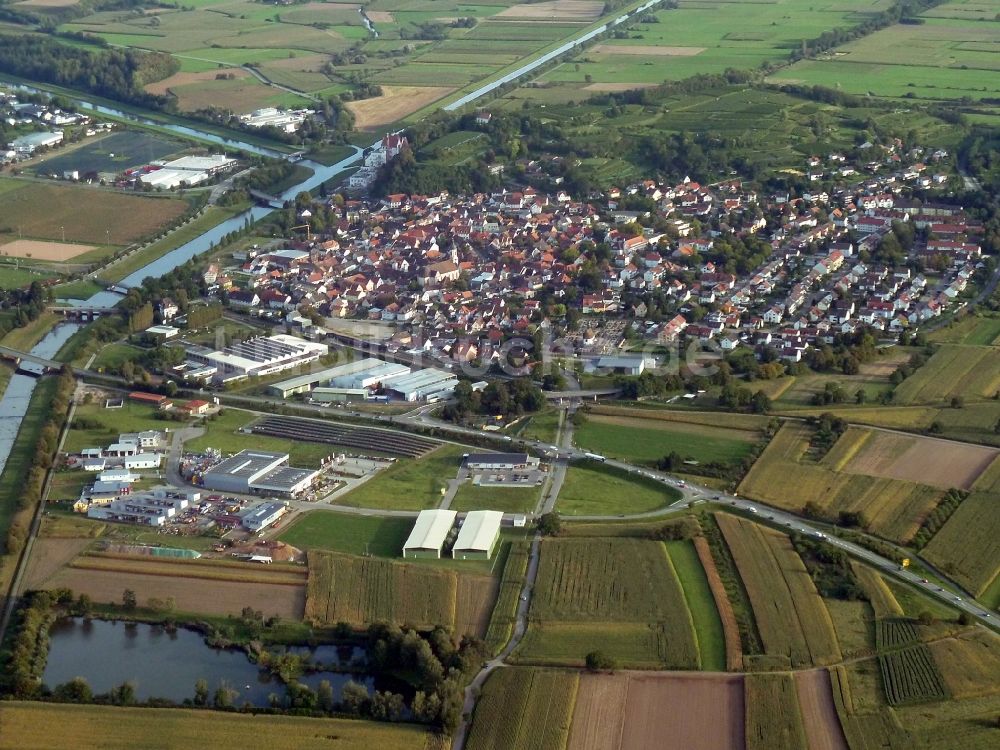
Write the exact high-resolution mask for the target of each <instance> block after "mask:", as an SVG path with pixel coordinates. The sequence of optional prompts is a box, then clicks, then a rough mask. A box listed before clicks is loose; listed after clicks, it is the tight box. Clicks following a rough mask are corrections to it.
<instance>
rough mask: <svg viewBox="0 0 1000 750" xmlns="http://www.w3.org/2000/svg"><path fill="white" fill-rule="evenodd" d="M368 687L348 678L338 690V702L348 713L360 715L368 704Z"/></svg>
mask: <svg viewBox="0 0 1000 750" xmlns="http://www.w3.org/2000/svg"><path fill="white" fill-rule="evenodd" d="M368 701H369V696H368V688H367V687H365V686H364V685H362V684H361V683H358V682H355V681H354V680H348V682H347V684H346V685H344V687H343V689H342V690H341V691H340V704H341V706H342V707H343V709H344V711H345V712H346V713H349V714H355V715H356V716H357V715H360V714H361V713H362V712H363V711H364V710H365V709H366V708H367V706H368Z"/></svg>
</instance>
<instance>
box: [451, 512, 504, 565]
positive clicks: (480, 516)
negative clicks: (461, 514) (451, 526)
mask: <svg viewBox="0 0 1000 750" xmlns="http://www.w3.org/2000/svg"><path fill="white" fill-rule="evenodd" d="M502 521H503V513H501V512H500V511H498V510H474V511H471V512H470V513H469V514H468V515H467V516H466V517H465V520H464V521H463V522H462V528H461V530H460V531H459V532H458V539H456V540H455V545H454V546H453V547H452V548H451V556H452V557H453V558H455V559H456V560H489V559H490V557H491V556H492V555H493V551H494V550H495V549H496V546H497V542H499V541H500V523H501V522H502Z"/></svg>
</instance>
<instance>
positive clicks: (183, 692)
mask: <svg viewBox="0 0 1000 750" xmlns="http://www.w3.org/2000/svg"><path fill="white" fill-rule="evenodd" d="M50 642H51V646H50V649H49V659H48V663H47V665H46V667H45V672H44V674H43V675H42V681H43V682H44V683H45V684H46V685H47V686H48V687H49V688H54V687H55V686H56V685H60V684H62V683H64V682H69V681H70V680H72V679H73V678H74V677H83V678H84V679H85V680H87V682H88V684H89V685H90V687H91V689H92V690H93V691H94V693H95V694H99V693H106V692H108V691H109V690H111V689H112V688H115V687H117V686H119V685H121V684H122V683H124V682H131V683H132V685H133V687H134V688H135V693H136V698H137V699H138V700H140V701H144V700H146V699H148V698H166V699H168V700H171V701H174V702H175V703H181V702H183V701H184V700H185V699H188V698H193V697H194V688H195V683H196V682H197V681H198V680H200V679H204V680H206V681H207V682H208V685H209V693H210V694H212V693H214V692H215V690H216V689H217V688H218V687H219V686H220V685H222V684H225V685H226V686H228V687H230V688H232V689H233V690H234V691H235V693H234V695H235V696H236V698H235V700H234V701H233V703H234V705H237V706H242V705H243V704H244V703H250V704H251V705H254V706H268V705H269V698H268V697H269V695H270V694H272V693H274V694H276V695H278V696H281V697H284V695H285V686H284V684H283V683H282V682H281V681H280V680H279V679H278V678H277V677H274V676H272V675H270V674H268V673H267V672H263V671H261V670H260V669H258V667H257V665H256V664H254V663H252V662H251V661H250V660H249V659H248V658H247V656H246V654H244V653H243V652H242V651H237V650H230V649H218V648H212V647H210V646H208V645H207V644H206V643H205V641H204V639H203V637H202V636H201V634H200V633H197V632H195V631H193V630H189V629H186V628H176V629H170V630H168V629H166V628H164V627H162V626H159V625H149V624H146V623H122V622H109V621H105V620H89V621H88V620H85V619H83V618H64V619H61V620H59V621H58V622H56V623H55V625H53V626H52V629H51V631H50ZM316 649H318V651H317V650H316ZM316 649H310V648H307V647H295V648H294V650H295V651H296V652H297V653H302V654H306V653H308V654H310V655H311V656H312V658H313V661H315V662H316V663H322V664H324V665H339V664H349V663H350V662H351V660H352V659H355V658H363V657H364V654H363V653H361V654H360V655H359V654H358V653H356V652H355V651H353V650H352V649H350V648H348V649H346V651H344V650H343V649H338V648H337V647H335V646H318V647H316ZM322 680H329V682H330V684H331V685H332V686H333V693H334V698H335V699H337V700H339V699H340V691H341V689H342V688H343V686H344V685H345V684H346V683H347V682H348V681H349V680H354V681H355V682H359V683H361V684H363V685H365V686H366V687H367V688H368V690H369V692H372V691H374V690H392V691H393V692H398V693H403V694H404V696H406V697H407V698H409V697H411V695H408V694H412V688H409V687H408V686H407V685H405V683H401V682H400V681H398V680H394V679H391V678H382V677H378V678H376V677H373V676H370V675H368V676H366V675H349V674H343V673H337V672H313V673H307V674H305V675H303V676H302V677H301V678H299V681H300V682H302V683H304V684H306V685H308V686H309V687H311V688H312V689H314V690H315V689H316V688H317V687H318V686H319V683H320V682H321V681H322Z"/></svg>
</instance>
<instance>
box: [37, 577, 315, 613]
mask: <svg viewBox="0 0 1000 750" xmlns="http://www.w3.org/2000/svg"><path fill="white" fill-rule="evenodd" d="M47 585H48V586H49V587H51V588H59V587H66V588H68V589H71V590H72V591H73V592H74V593H76V594H87V595H88V596H90V598H91V599H93V600H94V601H95V602H120V601H121V598H122V591H124V590H125V589H132V590H133V591H135V592H136V594H137V595H138V596H139V603H140V604H143V603H145V601H146V600H148V599H150V598H154V597H155V598H157V599H166V598H167V597H173V598H174V601H175V602H176V606H177V609H178V610H180V611H182V612H196V613H203V614H207V615H235V614H239V612H240V611H241V610H242V609H243V608H244V607H253V608H254V609H257V610H260V611H261V612H263V613H264V615H265V616H267V617H270V616H272V615H279V616H281V617H287V618H289V619H293V620H301V619H302V614H303V612H304V611H305V604H306V587H305V585H304V584H303V585H302V586H288V585H285V584H266V583H238V582H235V581H218V580H206V579H198V578H179V577H170V576H161V575H145V574H142V573H128V572H125V571H106V570H84V569H81V568H63V569H62V570H61V571H60V572H59V573H56V574H55V575H54V576H52V577H51V578H50V579H49V580H48V584H47Z"/></svg>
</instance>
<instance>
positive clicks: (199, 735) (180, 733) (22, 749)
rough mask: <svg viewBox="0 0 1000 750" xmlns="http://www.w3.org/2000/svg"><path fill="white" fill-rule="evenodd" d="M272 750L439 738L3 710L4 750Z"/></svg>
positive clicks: (396, 744)
mask: <svg viewBox="0 0 1000 750" xmlns="http://www.w3.org/2000/svg"><path fill="white" fill-rule="evenodd" d="M249 736H252V737H253V738H254V742H255V743H257V744H258V745H259V746H261V747H268V748H272V750H328V749H329V748H330V747H331V739H330V738H331V737H335V738H336V740H334V743H335V744H338V745H339V744H341V743H343V746H344V747H377V748H379V750H437V748H438V745H437V744H436V739H435V737H434V735H433V734H432V733H431V732H430V731H428V730H427V729H425V728H424V727H418V726H415V725H412V724H410V725H407V724H388V723H381V722H374V721H351V720H348V719H330V718H323V719H312V718H305V717H299V716H268V717H267V718H266V719H263V717H259V716H254V715H252V714H241V713H235V712H234V713H225V712H221V711H195V710H191V709H182V708H128V709H122V708H121V707H117V706H94V705H73V704H66V703H38V702H29V703H22V702H17V701H5V702H4V703H3V705H2V706H0V748H3V750H52V748H57V747H75V748H88V747H100V748H104V750H132V748H136V747H139V746H146V747H149V746H150V745H149V744H148V743H150V742H151V741H152V740H153V738H156V740H155V742H156V745H155V746H156V747H157V748H163V749H164V750H180V749H181V748H190V747H212V748H218V750H243V748H246V747H247V737H249Z"/></svg>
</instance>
